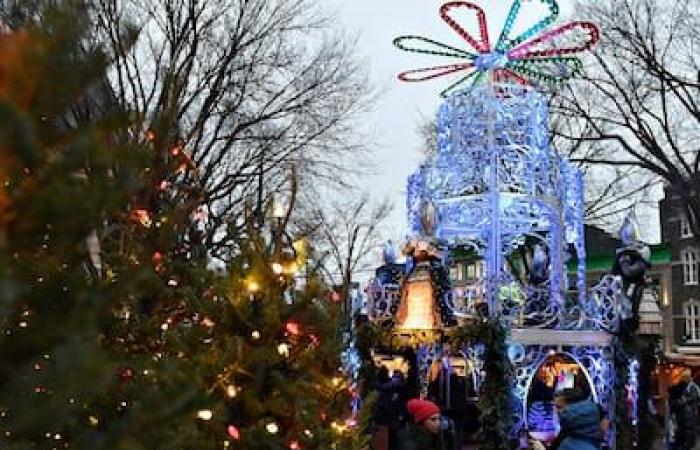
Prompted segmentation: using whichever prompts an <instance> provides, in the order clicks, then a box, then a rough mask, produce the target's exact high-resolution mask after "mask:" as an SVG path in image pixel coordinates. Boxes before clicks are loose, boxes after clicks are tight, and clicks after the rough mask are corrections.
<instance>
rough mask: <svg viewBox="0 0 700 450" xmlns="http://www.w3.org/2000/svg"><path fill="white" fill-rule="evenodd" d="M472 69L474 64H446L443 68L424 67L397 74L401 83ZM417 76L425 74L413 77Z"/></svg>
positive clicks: (430, 78)
mask: <svg viewBox="0 0 700 450" xmlns="http://www.w3.org/2000/svg"><path fill="white" fill-rule="evenodd" d="M473 67H474V63H471V62H468V63H461V64H447V65H444V66H433V67H424V68H422V69H414V70H407V71H405V72H401V73H400V74H399V80H401V81H408V82H414V81H425V80H432V79H433V78H437V77H441V76H443V75H449V74H452V73H456V72H461V71H463V70H469V69H471V68H473ZM418 74H425V75H420V76H414V75H418Z"/></svg>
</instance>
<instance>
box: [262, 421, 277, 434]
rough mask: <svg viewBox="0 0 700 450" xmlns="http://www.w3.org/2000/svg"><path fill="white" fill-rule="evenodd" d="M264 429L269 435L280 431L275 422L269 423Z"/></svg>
mask: <svg viewBox="0 0 700 450" xmlns="http://www.w3.org/2000/svg"><path fill="white" fill-rule="evenodd" d="M265 429H266V430H267V432H268V433H270V434H277V433H278V432H279V431H280V427H279V426H278V425H277V424H276V423H275V422H270V423H268V424H267V425H265Z"/></svg>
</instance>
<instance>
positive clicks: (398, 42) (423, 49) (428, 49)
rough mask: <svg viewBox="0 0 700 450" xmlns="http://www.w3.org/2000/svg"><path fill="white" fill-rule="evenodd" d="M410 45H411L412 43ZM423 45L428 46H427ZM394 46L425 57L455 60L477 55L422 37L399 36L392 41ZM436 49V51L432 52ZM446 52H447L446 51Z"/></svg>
mask: <svg viewBox="0 0 700 450" xmlns="http://www.w3.org/2000/svg"><path fill="white" fill-rule="evenodd" d="M414 42H415V44H413V45H411V44H412V43H414ZM425 44H428V45H427V46H426V45H425ZM394 45H395V46H396V47H397V48H399V49H401V50H404V51H407V52H414V53H423V54H426V55H438V56H452V57H455V58H476V57H477V56H478V55H475V54H474V53H469V52H467V51H464V50H461V49H458V48H457V47H453V46H451V45H447V44H443V43H442V42H438V41H435V40H432V39H428V38H426V37H423V36H414V35H407V36H399V37H397V38H396V39H394ZM433 49H436V50H433ZM446 50H447V51H446Z"/></svg>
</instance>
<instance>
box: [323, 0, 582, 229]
mask: <svg viewBox="0 0 700 450" xmlns="http://www.w3.org/2000/svg"><path fill="white" fill-rule="evenodd" d="M321 1H322V2H325V4H326V6H327V7H328V8H329V9H330V10H331V11H332V12H335V13H336V15H337V17H338V19H339V20H340V22H341V24H342V25H343V26H344V27H345V28H346V29H347V30H348V31H349V32H350V33H353V34H355V35H356V36H357V38H358V50H359V54H360V56H361V57H362V58H363V59H364V60H365V62H366V64H367V67H368V70H369V72H370V75H371V79H372V81H373V83H374V85H375V87H376V88H378V89H379V91H380V92H381V95H380V97H379V100H378V102H377V105H376V109H375V110H374V111H372V112H370V113H368V114H367V116H366V120H365V121H364V123H366V124H367V127H369V129H370V131H372V132H373V133H374V135H375V136H376V175H373V176H368V177H367V178H366V187H367V190H369V191H370V192H371V193H372V195H373V196H375V197H381V196H382V195H388V196H389V197H390V198H391V199H392V200H393V201H394V203H395V205H396V206H395V211H394V214H393V216H392V218H391V221H390V229H391V233H392V238H394V240H395V242H396V241H397V240H398V241H401V240H402V239H403V238H404V237H405V234H406V219H405V214H406V210H405V184H406V177H407V176H408V175H409V174H410V173H411V172H412V171H414V170H415V169H416V167H417V165H418V164H419V162H420V160H421V158H422V156H421V153H420V139H419V137H418V135H417V132H416V128H417V124H418V123H420V122H421V121H424V120H426V119H428V118H431V117H433V116H434V114H435V111H436V110H437V107H438V104H439V102H440V98H439V96H438V93H439V92H440V91H441V90H442V89H444V88H445V87H447V86H448V85H449V81H450V80H449V79H447V78H438V79H436V80H432V81H427V82H421V83H403V82H400V81H398V80H397V79H396V75H397V74H398V73H399V72H401V71H403V70H407V69H414V68H419V67H425V66H429V65H431V64H433V63H434V64H446V63H449V62H450V60H449V59H447V58H442V57H430V56H428V55H418V54H412V53H407V52H403V51H400V50H398V49H396V48H395V47H394V46H393V44H392V40H393V39H394V38H395V37H397V36H399V35H404V34H418V35H422V36H425V37H430V38H433V39H435V40H438V41H441V42H444V43H447V44H451V45H455V46H458V47H461V48H466V46H467V45H468V44H467V43H466V42H465V41H463V40H462V39H461V38H460V37H459V36H458V35H457V34H456V33H455V32H454V31H453V30H452V29H451V28H450V27H449V26H448V25H447V24H446V23H444V22H443V21H442V19H441V18H440V16H439V13H438V9H439V7H440V5H442V4H443V3H444V2H443V1H441V0H321ZM475 3H477V4H479V5H481V6H482V7H483V8H484V10H485V11H486V15H487V19H488V24H489V32H490V40H491V41H492V42H494V41H495V40H496V39H497V37H498V35H499V33H500V30H501V27H502V25H503V22H504V20H505V17H506V15H507V13H508V9H509V7H510V4H511V2H510V1H509V0H499V1H493V0H490V1H489V0H476V1H475ZM559 3H560V9H561V13H560V16H559V21H560V22H562V21H563V20H564V19H565V18H566V17H569V16H571V15H572V13H573V7H572V1H571V0H560V1H559ZM546 12H547V8H546V6H544V5H543V4H542V2H540V1H534V0H524V1H523V6H522V9H521V14H520V17H519V20H518V21H517V22H516V24H515V26H514V31H515V32H518V31H522V30H525V29H526V28H527V27H529V26H531V25H532V24H534V22H536V21H537V20H538V19H539V18H541V17H543V16H544V15H545V14H546ZM458 19H459V17H458ZM460 23H463V24H465V28H467V29H468V30H470V31H473V32H476V28H475V26H474V25H468V24H469V23H474V24H475V23H476V22H475V20H473V22H468V21H467V20H466V19H465V20H464V21H460Z"/></svg>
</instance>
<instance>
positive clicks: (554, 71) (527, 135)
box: [370, 0, 646, 445]
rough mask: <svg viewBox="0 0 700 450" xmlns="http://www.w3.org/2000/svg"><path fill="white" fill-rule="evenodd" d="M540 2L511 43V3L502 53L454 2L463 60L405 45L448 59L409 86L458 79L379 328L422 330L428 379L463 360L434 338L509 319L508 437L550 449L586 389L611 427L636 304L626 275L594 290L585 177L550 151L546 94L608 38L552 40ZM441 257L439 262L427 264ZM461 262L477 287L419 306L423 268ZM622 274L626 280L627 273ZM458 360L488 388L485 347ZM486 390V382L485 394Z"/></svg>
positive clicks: (449, 50)
mask: <svg viewBox="0 0 700 450" xmlns="http://www.w3.org/2000/svg"><path fill="white" fill-rule="evenodd" d="M540 3H542V4H544V5H545V6H546V7H547V9H548V13H547V14H546V15H545V16H544V17H543V18H541V19H540V20H539V21H537V22H536V23H534V24H533V25H532V26H531V27H530V28H527V29H525V30H524V31H521V32H520V33H514V32H513V31H514V30H513V28H514V23H515V22H516V19H517V17H518V14H519V11H520V10H521V9H522V8H523V7H525V6H524V5H523V2H522V0H513V2H512V6H511V8H510V11H509V13H508V16H507V18H506V21H505V24H504V26H503V29H502V31H501V32H500V34H499V37H498V39H497V41H495V42H493V41H491V40H490V39H489V33H488V26H487V24H486V14H485V12H484V11H483V9H482V8H481V7H480V6H478V5H476V4H474V3H472V2H469V1H449V2H446V3H444V4H443V5H442V6H441V8H440V16H441V18H442V19H443V20H444V21H445V23H446V24H447V25H448V26H450V27H451V28H452V29H453V30H454V31H455V32H456V33H457V34H458V35H459V36H460V37H461V38H463V40H464V41H465V42H466V44H468V45H467V46H465V48H461V47H458V46H454V45H448V44H443V43H441V42H438V41H436V40H434V39H429V38H426V37H422V36H417V35H409V36H401V37H398V38H396V39H395V41H394V44H395V45H396V46H397V47H398V48H400V49H401V50H405V51H409V52H411V53H414V54H415V53H423V54H427V55H429V56H430V57H435V56H440V57H447V58H450V59H451V61H450V63H449V64H445V65H438V66H431V67H424V68H419V69H413V70H408V71H405V72H402V73H400V74H399V75H398V78H399V79H400V80H402V81H407V82H418V81H426V80H432V79H435V78H439V77H442V76H445V75H461V77H460V78H458V79H457V81H456V82H454V83H452V84H451V85H449V86H448V87H447V88H446V89H445V90H443V91H442V94H441V95H442V96H443V97H446V99H445V101H444V102H443V103H442V105H441V106H440V108H439V110H438V113H437V130H436V132H437V148H436V149H435V151H434V152H433V153H432V154H431V155H430V156H428V157H427V159H426V160H425V161H424V163H423V164H421V165H420V167H419V168H418V170H417V171H416V172H415V173H413V174H412V175H411V176H410V177H409V180H408V189H407V209H408V223H409V234H410V236H409V245H408V246H407V247H406V248H407V249H408V252H406V253H407V258H408V264H407V267H408V268H409V270H408V272H407V278H406V281H405V282H403V283H402V285H401V286H400V288H399V290H400V292H401V293H400V295H398V294H396V291H394V294H393V295H388V294H387V293H386V292H385V291H386V290H385V289H384V288H383V287H382V286H381V285H380V284H377V285H375V289H374V290H373V291H371V293H372V295H371V296H370V297H371V298H372V299H375V301H372V302H371V305H370V310H371V312H370V317H371V318H372V319H373V320H374V321H375V322H377V323H383V324H389V326H393V327H394V334H395V335H396V334H397V333H398V334H399V335H401V333H404V335H406V334H410V333H413V334H412V336H415V335H416V334H415V332H414V330H412V328H413V327H414V326H415V324H417V323H422V324H425V327H426V329H428V330H429V331H430V333H425V334H424V335H423V336H422V339H417V340H414V341H415V342H417V343H418V344H420V346H421V349H420V350H419V352H418V355H419V361H418V363H419V365H420V369H421V371H422V372H423V371H425V370H426V368H428V367H430V366H431V364H432V365H434V363H435V361H436V360H442V361H444V360H445V358H446V357H447V358H451V357H453V356H455V355H454V353H455V350H454V349H451V350H450V351H448V353H447V356H445V354H444V353H442V351H441V350H440V344H439V341H437V340H435V336H436V334H435V331H436V329H437V330H438V331H439V330H440V328H443V329H444V328H448V327H449V326H451V325H454V324H455V323H463V322H464V321H468V320H470V319H471V318H473V317H474V316H475V315H476V314H477V312H478V313H479V314H488V315H491V316H492V317H496V318H498V320H500V321H501V323H503V324H504V325H505V326H506V327H507V328H508V330H509V342H508V344H509V349H508V357H509V358H510V360H511V362H512V363H513V365H514V367H515V374H516V380H515V384H514V386H513V394H514V396H513V397H514V401H515V404H514V405H513V408H512V409H511V412H512V415H513V427H512V429H511V430H510V431H511V436H512V437H517V436H518V435H519V434H520V433H521V432H522V431H523V430H525V429H527V430H530V431H531V432H533V433H535V434H538V433H539V434H540V436H538V437H542V438H543V439H547V438H548V437H551V436H547V434H548V433H552V428H554V427H553V424H554V423H556V418H555V417H552V415H553V414H554V412H553V408H552V405H551V401H552V396H553V393H554V391H556V390H558V389H563V388H566V387H574V386H575V387H578V388H581V389H583V390H585V391H587V392H588V393H589V394H590V395H591V396H592V398H593V399H594V400H595V401H596V402H598V403H599V404H601V405H602V406H603V408H604V409H605V410H606V411H607V416H608V417H609V418H613V417H614V415H615V414H614V412H615V404H614V403H615V397H616V395H615V391H614V388H615V387H616V386H614V384H615V382H616V377H615V369H614V367H615V365H614V351H613V342H612V336H613V335H614V333H616V332H618V331H619V326H620V320H619V319H620V317H621V316H622V317H623V318H624V317H625V314H626V312H625V310H626V308H625V307H624V305H625V299H626V297H625V293H624V289H623V281H622V279H621V278H620V276H613V275H606V276H605V277H603V278H602V279H601V281H600V283H599V284H598V285H596V286H595V287H594V288H592V289H591V290H587V289H586V285H585V271H586V255H585V247H584V234H583V233H584V228H583V176H582V174H581V172H580V171H579V170H578V169H576V168H575V167H574V166H573V165H572V164H571V163H570V162H569V161H568V160H567V159H566V158H565V157H563V156H562V155H558V154H557V153H556V152H555V151H554V150H553V149H552V148H551V147H550V145H549V117H548V107H547V103H546V99H545V97H544V96H543V95H542V94H541V93H540V89H539V88H540V87H541V86H542V85H546V84H556V83H560V82H564V81H566V80H568V79H569V78H571V77H572V76H574V75H576V73H578V72H579V71H580V70H582V67H583V64H582V62H581V60H580V59H579V58H577V57H575V56H574V55H575V54H576V53H579V52H583V51H586V50H589V49H590V48H592V46H593V45H595V43H596V42H597V41H598V38H599V31H598V28H597V27H596V26H595V24H592V23H590V22H582V21H574V22H569V23H566V24H563V25H559V26H556V27H553V28H550V27H551V26H552V25H553V24H554V22H555V20H556V18H557V16H558V13H559V7H558V5H557V3H556V1H555V0H540ZM458 11H461V18H462V20H463V19H464V18H465V17H467V16H469V15H471V16H472V19H476V21H474V20H472V22H473V23H477V24H478V34H476V33H473V32H471V31H469V30H468V29H467V28H466V27H465V26H464V25H463V24H462V23H460V21H458V20H457V19H456V17H457V16H456V13H457V12H458ZM458 86H467V87H466V88H462V89H461V90H458ZM416 249H418V250H420V249H423V250H424V251H422V252H418V253H416ZM431 251H432V258H430V257H427V255H430V253H431ZM426 252H427V255H426ZM457 252H459V253H460V254H461V255H466V256H467V257H468V258H469V259H470V262H477V263H478V265H479V267H480V268H481V270H479V271H477V272H475V273H478V275H477V276H469V277H468V278H469V285H468V286H466V287H464V286H462V287H461V288H460V290H459V291H457V290H454V291H450V290H449V289H447V290H445V289H442V290H439V291H438V292H437V293H433V294H435V295H434V296H433V298H430V300H429V301H426V302H425V304H424V307H419V305H418V304H416V303H415V302H421V301H422V300H421V299H425V298H427V297H430V296H431V292H430V289H428V286H425V285H422V284H421V283H424V282H425V281H426V280H427V279H428V277H427V275H426V273H427V272H426V271H425V269H426V267H427V266H426V264H428V262H431V264H433V266H435V267H437V266H438V265H439V264H445V263H448V264H449V255H451V254H455V253H457ZM572 253H575V256H576V261H577V271H576V276H575V277H574V280H571V282H569V280H568V279H567V276H566V273H567V271H566V262H567V260H568V258H569V257H570V256H572ZM635 254H636V253H635ZM417 256H418V257H417ZM638 259H639V258H638ZM642 259H643V258H642ZM413 263H415V265H414V264H413ZM625 264H626V266H625V270H622V272H621V273H623V274H624V273H628V272H630V270H629V269H630V264H629V262H626V263H625ZM412 266H413V267H414V269H412V270H413V271H411V269H410V267H412ZM645 267H646V266H645ZM443 272H444V270H443ZM431 273H435V271H432V272H431ZM628 278H629V277H628ZM435 286H437V284H436V283H433V287H435ZM387 292H388V291H387ZM409 300H410V301H412V302H413V303H409ZM627 303H629V302H627ZM627 309H629V308H627ZM399 311H404V315H403V316H401V315H400V314H398V312H399ZM436 313H439V314H440V317H442V319H441V320H438V315H437V314H436ZM406 314H408V317H410V318H411V320H406ZM419 317H422V319H421V320H413V318H419ZM448 322H449V323H448ZM406 323H408V325H406ZM438 334H439V333H438ZM431 338H432V340H431ZM457 351H459V352H461V356H462V357H463V358H464V359H465V360H468V361H470V363H471V366H472V367H475V368H477V370H474V371H473V373H475V377H476V378H479V377H480V376H481V374H480V371H479V370H478V367H479V366H480V354H479V348H478V347H476V348H464V349H459V350H457ZM481 361H483V358H481ZM448 365H449V364H448ZM424 378H425V377H424ZM479 383H480V380H478V379H477V380H475V386H477V387H478V385H479ZM617 388H620V387H619V386H618V387H617ZM613 422H614V421H613ZM613 426H614V425H613ZM614 435H615V432H614V430H611V432H610V433H608V440H609V444H611V445H612V444H613V443H614V442H613V441H614Z"/></svg>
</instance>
